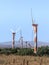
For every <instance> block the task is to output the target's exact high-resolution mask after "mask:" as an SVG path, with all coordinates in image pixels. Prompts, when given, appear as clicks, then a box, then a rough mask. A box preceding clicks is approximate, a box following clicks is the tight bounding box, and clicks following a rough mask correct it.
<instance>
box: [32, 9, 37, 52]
mask: <svg viewBox="0 0 49 65" xmlns="http://www.w3.org/2000/svg"><path fill="white" fill-rule="evenodd" d="M31 18H32V27H33V31H34V53H37V29H38V28H37V26H38V24H35V23H34V20H33V17H32V9H31Z"/></svg>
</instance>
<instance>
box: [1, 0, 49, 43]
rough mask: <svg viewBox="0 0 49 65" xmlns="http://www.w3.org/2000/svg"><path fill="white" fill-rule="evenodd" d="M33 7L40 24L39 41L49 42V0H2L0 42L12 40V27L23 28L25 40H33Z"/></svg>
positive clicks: (17, 35)
mask: <svg viewBox="0 0 49 65" xmlns="http://www.w3.org/2000/svg"><path fill="white" fill-rule="evenodd" d="M31 8H32V16H33V19H34V21H35V23H37V24H38V41H43V42H49V0H0V42H6V41H11V40H12V33H11V31H10V29H13V30H16V29H17V28H21V29H22V35H23V37H24V40H33V31H32V20H31ZM19 33H20V32H18V33H17V34H16V38H15V39H16V40H18V39H19V37H20V34H19Z"/></svg>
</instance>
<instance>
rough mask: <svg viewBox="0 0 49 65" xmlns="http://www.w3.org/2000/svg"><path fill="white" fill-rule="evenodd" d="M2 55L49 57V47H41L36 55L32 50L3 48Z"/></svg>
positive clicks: (0, 52) (0, 51)
mask: <svg viewBox="0 0 49 65" xmlns="http://www.w3.org/2000/svg"><path fill="white" fill-rule="evenodd" d="M0 54H6V55H9V54H15V55H33V56H43V55H46V56H49V47H48V46H46V47H44V46H43V47H39V48H38V50H37V53H36V54H34V50H33V49H31V48H14V49H12V48H3V49H0Z"/></svg>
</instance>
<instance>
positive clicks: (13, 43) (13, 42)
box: [11, 28, 20, 48]
mask: <svg viewBox="0 0 49 65" xmlns="http://www.w3.org/2000/svg"><path fill="white" fill-rule="evenodd" d="M19 29H20V28H18V29H17V30H16V31H14V30H13V29H11V32H12V48H15V34H16V33H17V32H18V31H19Z"/></svg>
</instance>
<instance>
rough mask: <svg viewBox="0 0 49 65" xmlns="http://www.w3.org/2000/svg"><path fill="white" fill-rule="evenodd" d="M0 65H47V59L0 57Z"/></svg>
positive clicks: (48, 64)
mask: <svg viewBox="0 0 49 65" xmlns="http://www.w3.org/2000/svg"><path fill="white" fill-rule="evenodd" d="M0 65H49V57H46V56H42V57H38V56H18V55H8V56H7V55H4V54H2V55H0Z"/></svg>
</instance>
